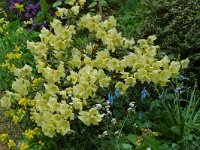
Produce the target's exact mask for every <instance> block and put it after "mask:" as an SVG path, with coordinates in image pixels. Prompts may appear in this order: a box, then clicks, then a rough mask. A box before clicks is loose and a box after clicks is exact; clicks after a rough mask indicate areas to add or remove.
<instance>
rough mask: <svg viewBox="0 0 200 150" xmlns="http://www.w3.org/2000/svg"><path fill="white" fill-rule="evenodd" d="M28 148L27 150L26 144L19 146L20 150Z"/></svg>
mask: <svg viewBox="0 0 200 150" xmlns="http://www.w3.org/2000/svg"><path fill="white" fill-rule="evenodd" d="M28 148H29V145H28V144H27V143H22V144H21V145H20V148H19V149H20V150H28Z"/></svg>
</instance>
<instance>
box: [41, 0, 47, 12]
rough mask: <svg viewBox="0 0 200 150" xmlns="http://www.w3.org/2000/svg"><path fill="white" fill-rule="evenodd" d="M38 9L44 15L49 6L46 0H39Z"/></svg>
mask: <svg viewBox="0 0 200 150" xmlns="http://www.w3.org/2000/svg"><path fill="white" fill-rule="evenodd" d="M40 7H41V10H42V11H43V12H44V13H46V12H47V11H48V9H49V5H48V3H47V1H46V0H40Z"/></svg>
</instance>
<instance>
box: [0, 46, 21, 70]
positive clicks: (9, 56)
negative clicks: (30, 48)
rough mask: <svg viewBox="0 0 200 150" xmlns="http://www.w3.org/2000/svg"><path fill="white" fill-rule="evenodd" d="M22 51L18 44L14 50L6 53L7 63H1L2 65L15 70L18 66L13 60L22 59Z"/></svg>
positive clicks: (0, 65)
mask: <svg viewBox="0 0 200 150" xmlns="http://www.w3.org/2000/svg"><path fill="white" fill-rule="evenodd" d="M22 55H23V54H22V52H21V51H20V47H18V46H17V45H16V46H15V50H14V52H10V53H8V54H6V58H7V59H6V61H5V63H2V64H0V67H2V68H7V69H8V70H9V71H10V72H12V73H13V72H14V70H15V68H16V66H15V64H13V62H12V61H13V60H16V59H20V58H21V57H22Z"/></svg>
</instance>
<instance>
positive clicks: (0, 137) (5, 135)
mask: <svg viewBox="0 0 200 150" xmlns="http://www.w3.org/2000/svg"><path fill="white" fill-rule="evenodd" d="M7 138H8V134H7V133H2V134H1V135H0V141H5V140H6V139H7Z"/></svg>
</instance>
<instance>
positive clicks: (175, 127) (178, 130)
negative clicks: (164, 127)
mask: <svg viewBox="0 0 200 150" xmlns="http://www.w3.org/2000/svg"><path fill="white" fill-rule="evenodd" d="M170 131H172V132H173V133H175V134H177V135H179V136H180V135H181V131H180V128H179V127H178V126H172V127H171V128H170Z"/></svg>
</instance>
